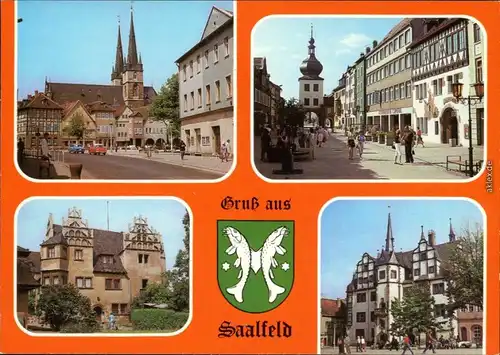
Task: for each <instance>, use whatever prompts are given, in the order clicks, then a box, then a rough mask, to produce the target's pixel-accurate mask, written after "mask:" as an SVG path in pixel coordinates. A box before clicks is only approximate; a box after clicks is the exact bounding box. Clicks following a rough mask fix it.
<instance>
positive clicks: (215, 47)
mask: <svg viewBox="0 0 500 355" xmlns="http://www.w3.org/2000/svg"><path fill="white" fill-rule="evenodd" d="M218 61H219V46H218V45H217V44H216V45H214V63H217V62H218Z"/></svg>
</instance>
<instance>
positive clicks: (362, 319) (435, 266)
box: [346, 213, 458, 343]
mask: <svg viewBox="0 0 500 355" xmlns="http://www.w3.org/2000/svg"><path fill="white" fill-rule="evenodd" d="M417 238H418V237H417ZM417 238H415V248H414V249H413V250H407V251H396V249H395V247H394V245H395V238H394V235H393V232H392V223H391V214H390V213H389V215H388V220H387V231H386V238H385V245H384V246H383V248H382V249H381V250H380V251H379V252H378V253H377V255H376V256H373V255H372V254H370V253H368V252H365V253H364V254H363V255H362V256H361V258H360V260H359V262H358V263H357V265H356V268H355V271H354V274H353V279H352V282H351V283H350V284H349V285H348V286H347V290H346V293H347V298H346V300H347V301H346V303H347V332H348V334H349V336H350V338H351V339H356V338H357V337H361V336H362V337H364V338H365V340H366V341H367V342H368V343H372V342H377V343H378V342H379V341H387V340H389V338H390V326H391V324H392V323H393V317H392V315H391V312H390V310H391V302H392V301H393V300H394V299H398V300H402V299H403V298H404V296H405V290H407V289H408V288H409V287H411V286H413V285H415V284H417V283H422V284H424V283H425V284H426V285H428V287H429V291H430V293H431V294H432V296H433V298H434V300H435V309H434V315H435V317H436V318H437V319H438V321H443V322H444V325H443V328H442V329H441V330H440V334H439V335H443V336H444V337H445V338H448V337H449V336H450V334H454V336H456V335H457V333H458V332H457V329H458V328H457V321H456V319H455V318H454V317H449V314H448V313H447V308H446V305H447V304H448V298H447V296H446V287H447V286H446V282H445V280H444V275H443V273H444V269H443V267H442V265H443V263H445V262H446V260H447V259H448V257H449V254H450V250H451V249H452V248H453V247H454V246H455V245H456V244H455V243H456V237H455V233H454V231H453V227H452V224H451V220H450V232H449V235H448V240H447V241H446V242H443V243H438V242H437V240H436V233H435V232H434V231H433V230H429V232H428V233H427V236H426V235H425V234H424V227H423V226H422V227H421V232H420V238H418V239H417Z"/></svg>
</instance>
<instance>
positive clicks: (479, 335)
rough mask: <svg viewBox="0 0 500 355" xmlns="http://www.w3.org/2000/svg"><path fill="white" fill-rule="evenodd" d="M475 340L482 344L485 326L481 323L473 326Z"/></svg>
mask: <svg viewBox="0 0 500 355" xmlns="http://www.w3.org/2000/svg"><path fill="white" fill-rule="evenodd" d="M471 330H472V336H473V337H474V342H475V343H478V344H480V343H481V342H482V341H483V327H481V326H480V325H477V324H476V325H473V326H472V327H471Z"/></svg>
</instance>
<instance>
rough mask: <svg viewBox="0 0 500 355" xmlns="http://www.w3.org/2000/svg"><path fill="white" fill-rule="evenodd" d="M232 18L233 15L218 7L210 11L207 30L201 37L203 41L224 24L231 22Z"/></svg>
mask: <svg viewBox="0 0 500 355" xmlns="http://www.w3.org/2000/svg"><path fill="white" fill-rule="evenodd" d="M231 18H232V15H231V13H229V12H227V11H225V10H222V9H219V8H218V7H216V6H214V7H212V11H210V15H209V16H208V20H207V23H206V24H205V29H204V30H203V34H202V36H201V40H203V39H205V38H206V37H208V36H210V34H211V33H212V32H214V31H215V30H216V29H217V28H219V27H220V26H222V25H223V24H224V23H226V22H227V21H229V20H230V19H231Z"/></svg>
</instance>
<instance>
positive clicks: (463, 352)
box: [321, 347, 483, 355]
mask: <svg viewBox="0 0 500 355" xmlns="http://www.w3.org/2000/svg"><path fill="white" fill-rule="evenodd" d="M422 351H423V349H413V352H414V353H415V354H422ZM351 352H352V354H377V355H385V354H387V355H395V354H401V353H402V352H403V351H402V350H400V351H395V350H393V351H389V350H371V349H367V350H366V353H356V349H354V350H353V349H351ZM338 353H339V350H338V348H336V347H335V348H332V347H324V348H322V349H321V354H338ZM482 353H483V349H448V350H447V349H439V350H436V354H437V355H446V354H449V355H479V354H482ZM406 354H407V355H410V352H409V351H407V352H406ZM427 354H432V351H428V352H427Z"/></svg>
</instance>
